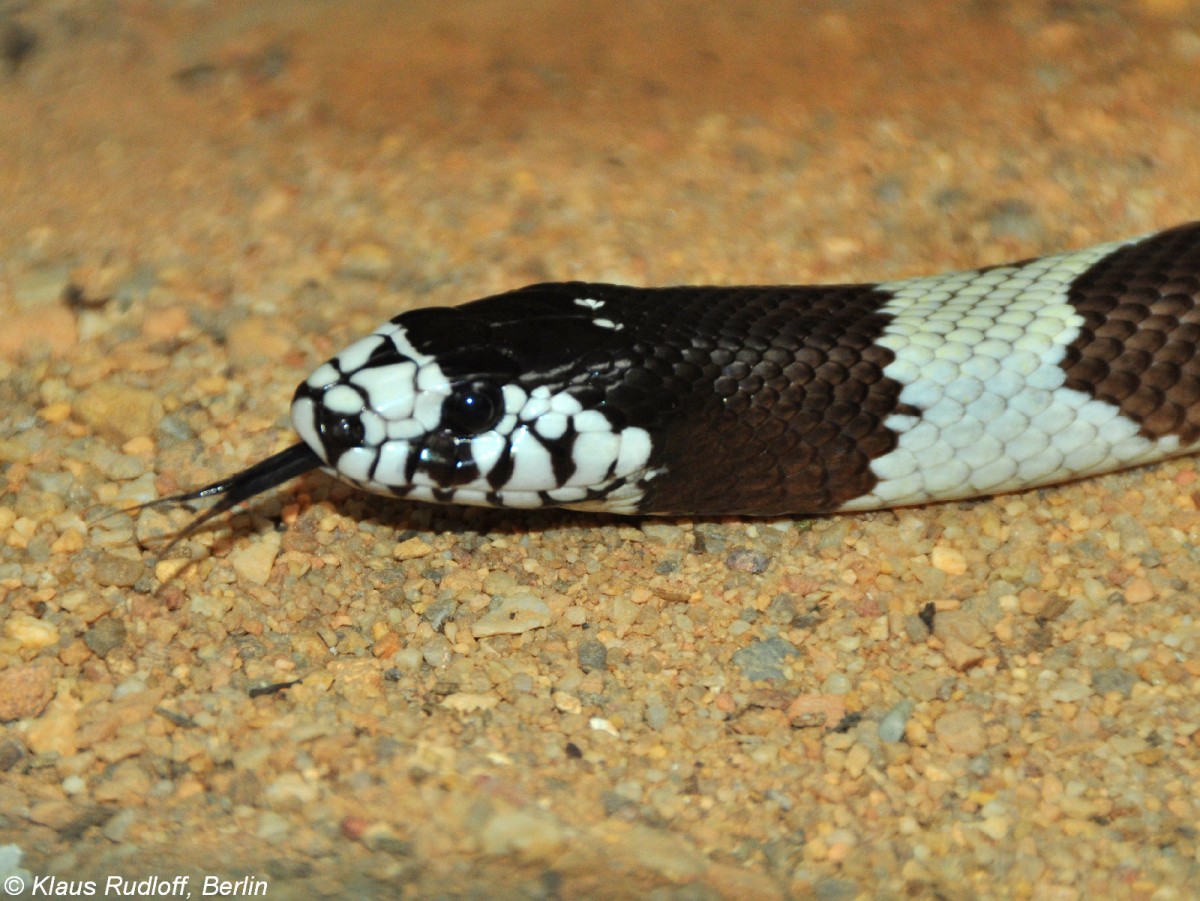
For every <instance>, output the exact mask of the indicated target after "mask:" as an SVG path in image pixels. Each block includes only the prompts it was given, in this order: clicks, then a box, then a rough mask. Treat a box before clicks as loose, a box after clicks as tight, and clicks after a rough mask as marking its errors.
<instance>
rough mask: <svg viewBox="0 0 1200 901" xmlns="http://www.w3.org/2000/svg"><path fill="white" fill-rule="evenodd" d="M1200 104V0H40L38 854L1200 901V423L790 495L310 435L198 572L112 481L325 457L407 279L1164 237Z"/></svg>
mask: <svg viewBox="0 0 1200 901" xmlns="http://www.w3.org/2000/svg"><path fill="white" fill-rule="evenodd" d="M1198 143H1200V16H1198V15H1197V13H1196V12H1195V10H1194V8H1193V6H1192V5H1191V4H1188V3H1186V2H1183V0H1141V2H1127V3H1102V2H1097V3H1043V2H1017V3H1013V4H989V3H977V4H956V3H951V2H915V3H907V4H894V3H890V2H885V0H854V2H816V3H806V4H783V3H778V4H763V3H755V2H749V0H735V2H727V3H705V2H663V3H652V4H646V3H633V2H612V3H607V4H603V5H601V4H573V3H570V2H565V0H527V2H523V3H516V2H511V0H476V2H471V3H466V2H449V3H439V4H434V3H420V2H416V3H406V4H394V3H384V2H361V3H317V2H286V0H281V2H273V3H244V2H197V3H172V4H148V3H136V2H128V3H114V2H105V0H78V2H66V0H57V2H56V0H45V2H41V0H29V2H18V3H11V2H10V3H0V321H2V322H3V327H2V328H0V476H2V477H3V478H2V479H0V615H2V616H3V628H2V632H0V772H2V776H0V870H3V871H5V873H7V874H9V875H16V876H19V877H22V878H28V879H32V878H33V877H37V876H42V877H53V878H54V879H57V880H60V882H59V883H58V884H59V885H66V886H68V887H69V886H70V885H71V884H72V883H80V882H81V881H84V880H100V881H99V882H98V883H97V891H96V894H97V895H98V896H103V894H104V891H105V888H106V885H105V883H104V882H103V880H105V879H107V878H109V877H116V878H123V879H127V880H136V879H142V878H147V877H161V878H162V879H165V880H171V879H174V878H175V877H181V876H187V877H189V878H190V880H191V881H190V883H188V885H189V886H190V889H191V890H192V892H193V894H194V895H195V896H196V897H200V896H201V892H202V889H203V882H202V880H203V879H204V877H206V876H208V877H214V878H216V879H220V880H228V881H229V882H230V883H234V881H235V880H239V879H242V880H247V879H249V881H243V882H241V883H237V884H232V885H230V886H229V890H230V894H233V895H241V896H245V895H247V894H249V893H250V892H251V890H252V889H254V888H256V887H265V891H266V896H267V897H270V898H275V899H280V898H310V897H351V896H353V897H380V898H386V897H409V898H464V897H472V898H474V897H478V898H545V899H551V898H599V899H603V898H633V897H637V898H652V899H662V901H665V899H717V898H764V899H784V898H796V899H799V898H818V899H822V901H841V899H846V901H849V899H855V898H946V899H968V898H977V897H978V898H1037V899H1047V901H1071V899H1083V898H1088V899H1090V898H1100V897H1113V898H1136V899H1156V901H1169V899H1176V898H1188V897H1196V892H1197V889H1196V886H1197V885H1198V884H1200V850H1198V849H1200V843H1198V838H1197V818H1198V804H1200V802H1198V801H1197V798H1196V785H1197V784H1200V687H1198V677H1200V653H1198V650H1200V620H1198V618H1197V612H1198V609H1197V600H1196V592H1195V590H1194V588H1193V586H1195V585H1197V584H1200V553H1198V552H1197V535H1198V534H1200V513H1198V512H1197V498H1198V497H1200V494H1197V486H1196V472H1195V461H1194V460H1192V459H1183V460H1180V461H1176V462H1172V463H1168V464H1164V465H1161V466H1157V467H1153V468H1149V469H1143V470H1139V471H1136V472H1131V473H1125V474H1121V475H1115V476H1110V477H1106V478H1100V479H1094V480H1091V481H1088V482H1085V483H1080V484H1074V485H1070V486H1065V487H1061V488H1055V489H1052V490H1045V491H1038V492H1029V493H1026V494H1022V495H1015V496H1007V497H1001V498H996V499H990V500H982V501H978V502H974V503H964V504H949V505H942V506H935V507H929V508H924V509H914V510H905V511H893V512H882V513H876V514H870V515H859V516H844V517H835V518H825V519H815V520H813V519H804V518H796V519H785V520H781V521H772V522H752V521H738V520H729V521H678V520H670V521H651V520H646V521H640V522H639V521H634V520H617V519H614V518H605V517H600V516H588V515H583V514H569V513H563V514H550V513H546V514H539V515H530V514H521V513H507V512H501V511H481V510H461V509H450V508H446V509H440V508H432V507H417V506H408V505H403V504H395V503H388V502H386V501H382V500H379V499H372V498H366V497H363V496H361V495H357V494H355V493H354V492H352V491H350V490H349V489H347V488H345V487H343V486H339V485H337V484H335V483H333V482H332V481H331V480H329V479H328V478H326V477H324V476H319V475H317V476H310V477H306V478H304V479H301V480H299V481H297V482H296V483H295V484H293V485H289V486H286V487H285V488H282V489H279V490H277V491H276V492H273V493H272V494H270V495H269V496H266V497H264V498H262V499H261V500H260V501H258V502H256V503H255V504H254V505H253V506H252V507H251V509H250V510H249V511H248V512H246V513H243V514H241V515H238V516H235V517H233V518H232V519H229V518H226V519H223V520H221V521H219V522H218V524H217V526H216V527H214V528H213V529H211V530H209V531H205V532H202V533H200V534H198V535H196V536H195V537H194V538H192V539H190V540H188V541H186V542H184V543H182V544H181V545H180V546H179V548H177V550H176V551H175V552H174V553H173V554H172V555H171V556H170V557H169V558H168V559H164V560H158V559H156V557H155V554H154V548H155V547H156V546H157V545H156V540H158V541H160V540H161V538H160V536H162V535H164V534H166V533H168V532H169V531H170V530H171V529H173V528H177V527H178V526H180V525H181V524H183V523H184V522H185V521H186V514H185V513H183V512H178V513H167V512H161V511H148V512H146V513H143V514H141V515H140V516H138V517H137V518H136V519H135V518H132V517H130V516H126V515H123V514H118V515H110V516H109V518H107V519H103V520H99V521H97V519H98V517H99V516H100V515H101V514H104V513H111V512H112V511H114V510H119V509H122V508H124V507H126V506H128V505H129V504H131V503H132V502H135V501H138V500H146V499H150V498H153V497H156V496H159V495H161V494H165V493H169V492H172V491H176V490H180V489H182V488H186V487H189V486H194V485H198V484H202V483H204V482H207V481H210V480H212V479H215V478H218V477H220V476H222V475H224V474H227V473H229V472H232V471H234V470H236V469H238V468H240V467H242V466H245V465H247V464H248V463H250V462H253V461H255V460H257V459H260V458H262V457H263V456H265V455H267V454H268V453H270V452H272V451H274V450H277V449H279V448H281V447H283V446H285V445H286V444H287V443H289V442H290V441H291V440H292V436H291V433H290V430H289V428H288V423H287V418H286V411H287V404H288V401H289V399H290V395H291V392H292V390H293V387H294V385H295V384H296V383H297V382H298V381H299V380H300V379H301V378H303V376H304V375H305V374H306V372H307V371H308V370H309V369H310V368H311V367H312V366H313V365H314V364H315V363H316V362H318V361H320V360H322V359H324V358H325V357H326V356H328V355H329V354H330V353H332V352H333V351H336V350H337V349H338V348H339V347H340V346H342V345H343V344H345V343H347V342H348V341H349V340H351V339H353V338H354V337H356V336H358V335H359V334H361V333H362V332H364V331H365V330H367V329H369V328H371V327H373V326H374V325H375V324H376V323H377V322H378V321H380V320H382V319H385V318H389V317H391V316H392V315H394V314H395V313H397V312H399V311H401V310H403V309H406V308H410V307H414V306H420V305H426V304H444V303H456V302H460V301H464V300H468V299H471V298H474V297H478V296H481V295H484V294H488V293H492V292H495V291H499V290H502V289H505V288H509V287H514V286H517V285H520V284H523V283H526V282H530V281H535V280H540V279H547V278H554V279H566V278H588V279H597V280H612V281H621V282H629V283H636V284H670V283H688V282H719V283H738V282H777V281H794V282H801V281H818V280H847V281H849V280H872V279H877V278H885V277H897V276H902V275H914V274H919V273H927V272H932V271H936V270H940V269H945V268H950V267H965V266H970V265H975V264H982V263H995V262H1002V261H1005V260H1006V259H1009V258H1018V257H1027V256H1033V255H1037V254H1040V253H1044V252H1050V251H1054V250H1061V249H1065V248H1068V247H1073V246H1081V245H1084V244H1087V243H1092V242H1098V241H1102V240H1109V239H1115V238H1119V237H1126V236H1129V235H1132V234H1137V233H1140V232H1145V231H1150V230H1153V229H1156V228H1161V227H1165V226H1167V225H1170V224H1174V223H1176V222H1180V221H1184V220H1187V219H1189V218H1195V217H1196V216H1197V215H1200V199H1198V198H1200V155H1198V154H1197V151H1196V148H1197V144H1198ZM185 555H188V556H191V557H192V558H194V559H193V562H192V563H191V565H189V566H186V567H183V566H182V565H181V558H182V557H183V556H185ZM930 623H932V629H931V627H930ZM283 686H287V687H283ZM18 852H19V856H18ZM0 875H5V874H3V873H0ZM29 884H30V885H32V884H33V883H32V882H30V883H29ZM6 885H9V886H10V887H12V886H14V885H15V884H6ZM39 885H40V886H41V887H42V889H43V893H44V892H45V891H46V890H48V888H49V885H50V884H49V882H47V881H46V880H43V882H41V883H39ZM146 885H147V886H148V887H151V888H152V886H150V884H146ZM172 885H175V884H172ZM59 890H61V889H59ZM110 894H111V893H110ZM162 894H165V893H160V896H161V895H162Z"/></svg>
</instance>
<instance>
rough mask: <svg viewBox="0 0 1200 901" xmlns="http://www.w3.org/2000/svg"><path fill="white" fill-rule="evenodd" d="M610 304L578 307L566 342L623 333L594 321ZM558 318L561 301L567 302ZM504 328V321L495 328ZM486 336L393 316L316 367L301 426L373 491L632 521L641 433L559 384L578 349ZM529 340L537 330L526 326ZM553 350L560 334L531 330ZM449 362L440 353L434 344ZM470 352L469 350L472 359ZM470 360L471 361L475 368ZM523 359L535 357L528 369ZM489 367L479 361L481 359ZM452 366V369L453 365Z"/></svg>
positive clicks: (337, 465) (341, 469) (586, 301)
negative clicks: (563, 509) (598, 510)
mask: <svg viewBox="0 0 1200 901" xmlns="http://www.w3.org/2000/svg"><path fill="white" fill-rule="evenodd" d="M603 305H604V304H603V301H598V300H595V299H590V298H579V299H577V300H576V301H575V303H574V304H573V305H572V306H573V307H574V308H575V309H576V312H574V313H571V314H570V316H569V317H568V318H567V319H566V321H565V324H564V321H559V320H560V319H561V315H560V317H558V318H555V319H549V318H547V319H546V320H545V324H546V325H547V326H553V329H554V331H555V332H557V333H558V334H559V335H560V336H565V337H568V338H569V337H573V336H575V333H577V332H578V331H579V330H580V329H584V330H586V331H589V332H590V333H591V334H589V335H588V340H589V342H594V340H595V335H597V334H603V333H605V332H607V333H611V332H613V331H617V330H619V329H620V328H621V326H620V324H618V323H614V322H612V321H611V320H607V319H606V320H603V321H601V320H598V319H597V318H596V317H595V315H594V311H595V310H597V309H599V308H600V307H602V306H603ZM559 308H560V309H561V305H560V307H559ZM499 327H502V326H497V328H499ZM493 330H494V329H485V330H484V331H485V332H489V334H485V335H484V336H483V337H484V338H485V339H486V340H487V341H490V344H488V345H487V350H486V352H480V350H479V348H478V347H472V345H473V344H475V343H476V342H479V343H483V342H480V336H479V335H478V332H479V327H478V325H477V324H475V323H473V322H472V321H471V320H469V319H467V318H465V317H461V316H460V315H459V314H457V313H455V312H452V311H437V312H436V313H435V312H433V311H421V312H418V313H415V314H408V315H406V316H400V317H397V318H396V319H395V320H393V321H391V322H388V323H385V324H384V325H382V326H380V327H379V328H378V329H376V330H375V332H374V333H372V334H371V335H369V336H368V337H366V338H363V339H362V340H360V341H357V342H356V343H354V344H352V345H350V346H349V347H348V348H346V349H345V350H343V351H342V352H341V353H339V354H338V355H337V356H336V357H334V358H333V359H331V360H330V361H329V362H327V363H324V364H322V365H321V366H319V367H318V368H317V369H316V370H315V371H314V372H313V373H312V375H310V376H309V377H308V379H306V380H305V382H304V383H303V384H302V385H301V386H300V388H299V389H298V390H297V392H296V397H295V400H294V401H293V404H292V420H293V423H294V425H295V428H296V431H297V432H298V433H299V435H300V437H301V438H302V439H303V440H304V442H305V443H306V444H308V445H309V446H310V447H311V448H312V449H313V451H315V452H316V454H317V455H318V456H319V457H320V458H321V460H322V461H323V462H324V463H325V464H326V465H327V466H328V467H329V469H331V470H332V471H333V472H334V473H336V474H337V475H339V476H342V477H343V478H345V479H347V480H349V481H351V482H353V483H355V484H356V485H358V486H360V487H362V488H365V489H367V490H369V491H374V492H377V493H383V494H390V495H395V496H402V497H408V498H413V499H416V500H425V501H437V502H444V503H461V504H476V505H486V506H505V507H540V506H547V505H553V506H570V507H579V508H584V509H590V508H593V507H598V506H602V507H603V508H604V509H607V510H615V511H617V512H620V511H621V510H625V511H626V512H633V511H634V510H636V507H637V504H638V502H639V501H640V499H641V497H642V487H641V486H642V485H643V484H644V483H645V482H646V481H647V480H648V479H650V478H652V477H653V472H652V471H651V470H650V469H649V467H648V463H649V460H650V454H651V446H650V437H649V434H648V433H647V432H646V430H645V429H642V428H637V427H634V426H631V425H628V424H626V423H621V422H619V421H614V419H613V418H611V417H609V416H606V415H604V414H603V413H601V412H599V411H597V410H594V409H586V410H585V409H584V405H583V404H582V403H581V402H580V400H579V397H580V396H581V395H587V396H593V397H594V396H596V391H597V384H596V381H597V380H602V379H603V374H602V373H597V374H596V375H595V379H593V380H582V381H581V380H580V379H579V378H578V377H575V378H574V379H573V382H572V383H570V384H567V383H564V382H563V381H562V379H556V378H555V372H556V371H567V370H568V369H571V370H572V371H573V367H566V366H564V365H563V363H562V362H561V361H559V360H558V359H557V357H560V356H562V355H563V353H564V352H565V353H566V354H567V357H568V358H569V360H570V362H571V363H572V364H575V363H577V362H578V358H579V354H578V352H577V351H575V350H572V349H571V348H569V347H558V348H557V349H556V351H555V353H553V354H549V355H548V354H547V351H546V349H545V348H544V347H541V348H537V349H536V351H530V350H529V349H528V348H522V342H523V343H524V344H525V345H529V344H530V338H529V336H528V335H523V336H519V337H517V336H514V338H513V340H511V341H508V342H503V341H499V340H495V339H496V338H497V337H498V336H495V335H492V334H490V332H491V331H493ZM525 331H526V332H528V328H527V327H526V328H525ZM533 337H534V338H540V340H542V341H543V342H545V344H546V345H549V346H550V347H554V345H555V339H554V335H550V334H548V335H541V336H538V335H536V334H535V335H534V336H533ZM439 348H440V349H444V353H438V349H439ZM467 351H471V353H468V352H467ZM472 355H474V356H475V359H476V362H471V363H466V362H464V361H466V360H467V359H468V358H470V357H471V356H472ZM522 355H524V356H526V357H529V358H539V357H540V361H539V365H536V366H531V365H529V364H530V359H516V357H520V356H522ZM480 358H482V359H483V362H482V363H479V362H477V361H478V360H479V359H480ZM447 361H448V362H447Z"/></svg>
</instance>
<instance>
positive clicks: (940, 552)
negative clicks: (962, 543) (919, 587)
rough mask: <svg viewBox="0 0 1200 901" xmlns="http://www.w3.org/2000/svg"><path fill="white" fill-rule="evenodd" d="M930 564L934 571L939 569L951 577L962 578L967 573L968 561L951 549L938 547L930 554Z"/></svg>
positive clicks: (959, 552)
mask: <svg viewBox="0 0 1200 901" xmlns="http://www.w3.org/2000/svg"><path fill="white" fill-rule="evenodd" d="M929 562H930V563H932V564H933V568H934V569H939V570H941V571H942V572H944V573H946V574H947V575H950V576H961V575H962V574H963V573H965V572H966V571H967V559H966V557H964V556H963V555H962V552H961V551H958V550H956V549H954V548H951V547H944V546H943V545H940V544H939V545H937V546H935V547H934V549H933V550H932V551H931V552H930V554H929Z"/></svg>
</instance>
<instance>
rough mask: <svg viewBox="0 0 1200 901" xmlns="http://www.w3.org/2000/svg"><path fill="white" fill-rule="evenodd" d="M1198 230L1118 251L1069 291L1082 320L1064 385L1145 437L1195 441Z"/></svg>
mask: <svg viewBox="0 0 1200 901" xmlns="http://www.w3.org/2000/svg"><path fill="white" fill-rule="evenodd" d="M1197 273H1200V226H1197V225H1196V224H1190V225H1183V226H1180V227H1178V228H1173V229H1170V230H1168V231H1165V232H1161V233H1159V234H1157V235H1153V236H1152V237H1149V238H1147V239H1145V240H1143V241H1139V242H1137V243H1136V244H1131V245H1129V246H1127V247H1123V248H1121V249H1119V250H1117V251H1115V252H1114V253H1112V254H1109V255H1108V256H1107V257H1105V258H1104V259H1102V260H1101V261H1100V262H1098V263H1097V264H1096V265H1094V266H1093V267H1092V268H1091V269H1089V270H1088V271H1087V272H1084V273H1083V274H1082V275H1080V276H1079V278H1077V279H1076V280H1075V281H1074V283H1073V284H1072V285H1071V287H1070V289H1069V291H1068V299H1069V300H1070V302H1071V305H1072V306H1074V307H1075V309H1076V310H1077V311H1078V312H1079V313H1080V314H1081V315H1082V316H1083V318H1084V325H1083V328H1082V329H1081V330H1080V334H1079V337H1077V338H1076V339H1075V341H1073V342H1072V343H1071V346H1070V348H1069V349H1068V352H1067V356H1066V359H1065V360H1064V361H1063V370H1064V371H1065V372H1066V375H1067V382H1066V386H1067V387H1068V388H1073V389H1075V390H1076V391H1082V392H1084V393H1086V394H1088V395H1090V396H1092V397H1096V398H1099V399H1101V400H1107V401H1109V402H1111V403H1115V404H1116V405H1117V406H1119V407H1120V408H1121V412H1122V413H1123V414H1124V415H1126V416H1128V417H1130V418H1131V419H1133V420H1134V421H1135V422H1137V423H1138V425H1139V426H1140V427H1141V428H1140V431H1141V434H1142V435H1143V436H1145V437H1146V438H1150V439H1160V438H1165V437H1167V436H1170V435H1175V436H1177V437H1178V438H1179V440H1180V441H1181V442H1182V443H1183V444H1185V445H1186V444H1191V443H1192V442H1194V441H1196V440H1197V439H1200V405H1198V404H1197V400H1198V397H1200V353H1197V349H1198V347H1200V275H1198V274H1197Z"/></svg>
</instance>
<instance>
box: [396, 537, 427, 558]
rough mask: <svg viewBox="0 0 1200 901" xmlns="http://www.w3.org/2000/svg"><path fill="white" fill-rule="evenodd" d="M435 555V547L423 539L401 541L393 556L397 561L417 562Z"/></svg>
mask: <svg viewBox="0 0 1200 901" xmlns="http://www.w3.org/2000/svg"><path fill="white" fill-rule="evenodd" d="M432 553H433V545H431V544H430V543H429V542H428V541H424V540H423V539H421V538H410V539H408V540H407V541H401V542H400V543H399V544H398V545H396V546H395V547H394V548H393V549H392V556H393V557H395V558H396V559H397V560H416V559H417V558H418V557H425V556H428V555H429V554H432Z"/></svg>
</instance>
